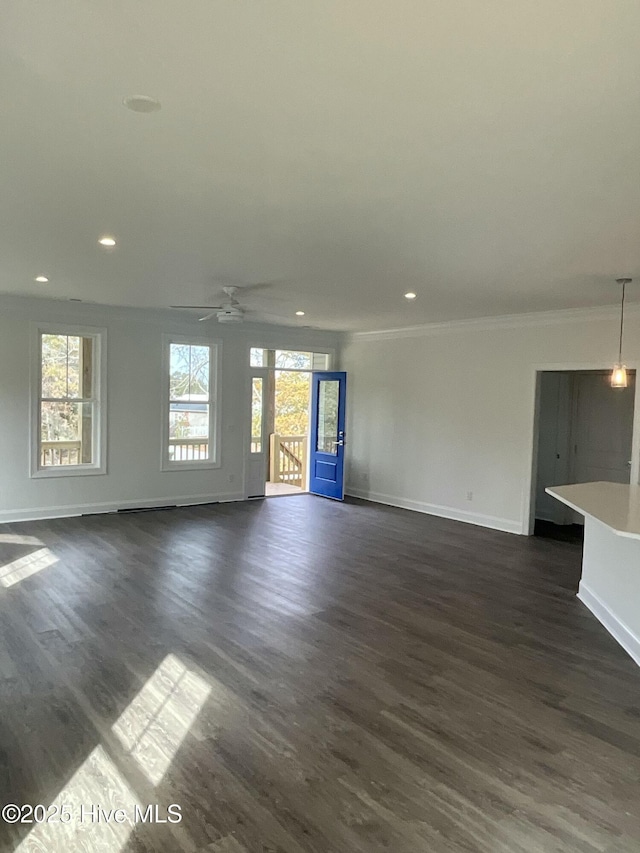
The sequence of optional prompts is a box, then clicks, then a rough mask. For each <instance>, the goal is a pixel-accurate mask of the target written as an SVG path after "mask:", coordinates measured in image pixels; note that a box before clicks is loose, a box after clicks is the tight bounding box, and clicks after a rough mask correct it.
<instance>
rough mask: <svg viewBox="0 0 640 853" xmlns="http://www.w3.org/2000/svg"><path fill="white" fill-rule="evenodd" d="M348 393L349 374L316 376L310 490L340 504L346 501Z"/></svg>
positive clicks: (313, 394) (311, 439) (311, 437)
mask: <svg viewBox="0 0 640 853" xmlns="http://www.w3.org/2000/svg"><path fill="white" fill-rule="evenodd" d="M346 391H347V374H346V373H342V372H331V373H329V372H326V373H325V372H322V373H320V372H314V373H313V378H312V380H311V435H310V448H309V450H310V453H309V459H310V470H309V491H310V492H313V494H314V495H322V496H323V497H325V498H334V500H339V501H341V500H342V499H343V498H344V428H345V413H346Z"/></svg>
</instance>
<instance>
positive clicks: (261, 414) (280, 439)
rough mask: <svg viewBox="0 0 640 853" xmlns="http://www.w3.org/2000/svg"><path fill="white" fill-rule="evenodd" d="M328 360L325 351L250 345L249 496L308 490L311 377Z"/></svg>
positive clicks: (326, 364)
mask: <svg viewBox="0 0 640 853" xmlns="http://www.w3.org/2000/svg"><path fill="white" fill-rule="evenodd" d="M328 365H329V355H328V353H312V352H302V351H298V350H277V349H263V348H260V347H251V349H250V368H251V442H250V447H249V461H248V476H247V496H248V497H265V496H266V497H280V496H284V495H295V494H300V493H302V492H306V491H308V488H309V433H310V426H311V414H310V410H311V377H312V374H313V371H314V370H315V371H317V370H326V369H327V368H328Z"/></svg>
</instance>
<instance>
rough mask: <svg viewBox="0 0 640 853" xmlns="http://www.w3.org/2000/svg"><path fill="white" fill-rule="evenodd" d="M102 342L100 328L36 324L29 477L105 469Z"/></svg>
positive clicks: (92, 472) (75, 473) (101, 470)
mask: <svg viewBox="0 0 640 853" xmlns="http://www.w3.org/2000/svg"><path fill="white" fill-rule="evenodd" d="M104 346H105V333H104V330H85V329H78V328H75V327H65V328H57V329H38V332H37V355H36V358H35V375H34V379H35V381H34V383H33V384H34V387H35V389H37V391H36V396H35V399H34V401H33V412H32V424H33V430H32V438H33V441H32V465H31V474H32V476H34V477H43V476H58V477H60V476H73V475H77V474H103V473H105V471H106V467H105V447H104V445H105V438H106V431H105V426H106V424H105V422H104V416H105V413H106V409H105V405H104V403H105V401H104V384H105V383H104V377H103V375H102V368H101V365H103V364H104Z"/></svg>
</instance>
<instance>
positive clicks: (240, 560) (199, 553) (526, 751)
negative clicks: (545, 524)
mask: <svg viewBox="0 0 640 853" xmlns="http://www.w3.org/2000/svg"><path fill="white" fill-rule="evenodd" d="M580 558H581V554H580V547H579V545H576V544H575V543H572V542H562V541H548V540H542V539H527V538H521V537H517V536H511V535H509V534H503V533H499V532H495V531H490V530H484V529H481V528H475V527H472V526H469V525H463V524H458V523H456V522H452V521H447V520H443V519H436V518H430V517H428V516H424V515H419V514H416V513H411V512H406V511H403V510H397V509H393V508H387V507H381V506H376V505H373V504H365V503H363V502H358V501H349V502H347V503H345V504H339V503H333V502H330V501H324V500H322V499H319V498H314V497H312V496H310V495H296V496H293V497H290V498H283V499H282V500H271V501H269V500H267V501H261V502H252V503H244V504H226V505H219V506H208V507H198V508H190V509H178V510H171V511H164V512H148V513H140V514H130V515H119V516H93V517H88V518H82V519H66V520H65V519H61V520H56V521H46V522H45V521H42V522H33V523H26V524H15V525H5V526H2V527H0V567H1V568H0V802H1V803H2V804H5V803H17V804H21V803H31V804H35V803H43V804H44V805H45V806H47V807H49V810H50V812H51V811H55V810H56V809H57V810H58V814H63V813H64V812H63V811H62V806H63V804H66V805H67V806H69V809H70V814H71V818H72V819H71V821H70V822H69V823H64V822H58V823H38V824H17V825H14V826H9V825H7V824H6V823H2V822H0V839H1V840H0V849H1V850H7V851H14V850H17V851H20V853H25V851H39V853H42V852H43V851H46V853H57V851H61V853H74V851H80V850H82V851H91V853H100V851H109V853H122V851H132V853H133V851H136V853H143V851H171V853H174V851H181V850H184V851H192V852H193V853H196V851H208V852H209V853H214V851H215V853H258V851H260V852H261V853H267V852H268V853H377V851H393V853H632V851H633V853H637V851H638V850H640V670H639V669H638V668H637V667H636V666H635V664H634V663H633V662H632V661H631V660H630V659H629V658H628V657H627V656H626V654H625V653H624V652H623V651H622V650H621V649H620V648H619V647H618V646H617V644H616V643H615V642H614V641H613V640H612V639H611V638H610V637H609V636H608V634H607V633H606V632H605V631H604V629H603V628H602V627H601V626H600V625H599V623H598V622H597V621H596V620H595V619H594V618H593V617H592V616H591V614H590V613H589V612H588V611H587V610H586V609H585V608H584V607H583V606H582V605H581V604H580V602H579V601H578V600H577V599H576V598H575V592H576V588H577V583H578V578H579V574H580ZM98 804H99V805H100V806H101V808H102V809H103V810H104V811H105V812H108V810H109V809H112V808H117V807H122V808H123V809H124V814H125V820H124V822H123V823H117V822H114V821H113V820H110V821H108V820H106V819H105V820H102V821H95V820H94V821H93V822H92V813H91V812H89V811H88V809H90V807H91V806H92V805H94V806H96V805H98ZM148 804H157V805H158V808H159V813H158V815H159V817H166V807H167V806H168V805H170V804H178V805H180V806H181V809H182V817H183V819H182V821H181V822H180V823H154V824H151V823H141V822H140V821H139V820H138V821H137V822H136V813H135V806H136V805H137V806H138V808H139V809H142V810H144V809H146V807H147V805H148ZM81 807H84V810H85V811H84V817H85V820H84V821H80V809H81ZM138 817H139V814H138Z"/></svg>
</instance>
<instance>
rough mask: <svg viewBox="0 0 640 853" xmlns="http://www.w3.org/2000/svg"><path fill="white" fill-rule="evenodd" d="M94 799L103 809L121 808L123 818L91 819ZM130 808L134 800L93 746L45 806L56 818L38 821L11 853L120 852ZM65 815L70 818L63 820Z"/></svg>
mask: <svg viewBox="0 0 640 853" xmlns="http://www.w3.org/2000/svg"><path fill="white" fill-rule="evenodd" d="M98 803H99V804H100V807H101V808H102V809H103V811H104V812H105V813H106V812H109V810H112V809H124V811H125V812H126V816H127V819H126V820H125V822H123V823H118V822H117V821H115V820H110V821H107V820H102V821H99V820H97V819H92V817H93V818H95V816H96V815H95V812H94V813H93V814H92V812H91V811H90V809H91V806H92V804H93V805H95V804H98ZM63 806H64V807H65V808H64V810H63V808H62V807H63ZM136 806H138V807H140V802H139V801H138V800H137V798H136V797H135V795H134V794H133V792H132V790H131V788H130V787H129V786H128V785H127V783H126V782H125V780H124V779H123V778H122V776H121V775H120V773H119V772H118V770H117V769H116V767H115V765H114V764H113V762H112V761H111V759H110V758H109V756H108V755H107V753H106V752H105V751H104V749H103V748H102V747H101V746H98V747H96V748H95V749H94V750H93V752H92V753H91V754H90V755H89V757H88V758H87V759H86V761H85V762H84V763H83V764H82V765H81V767H80V768H79V769H78V770H77V771H76V773H74V775H73V776H72V778H71V779H70V780H69V782H68V783H67V785H65V787H64V788H63V789H62V791H61V792H60V793H59V795H58V796H57V797H56V799H55V800H54V801H53V803H52V804H51V805H50V806H49V807H48V809H47V814H48V815H49V816H51V815H54V814H55V815H56V816H57V820H56V821H55V822H51V823H46V822H43V823H38V824H37V825H36V826H35V827H34V829H32V831H31V832H30V833H29V835H27V836H26V838H24V839H23V840H22V841H21V842H20V844H19V845H18V846H17V847H16V849H15V853H36V851H37V853H45V851H46V853H88V851H98V850H99V851H102V852H103V853H120V851H122V850H124V849H125V848H126V846H127V841H128V839H129V836H130V835H131V833H132V832H133V829H134V819H135V807H136ZM54 809H55V811H54ZM65 814H68V815H69V816H70V817H71V819H70V820H69V821H68V822H67V821H66V819H65V817H64V815H65Z"/></svg>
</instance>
